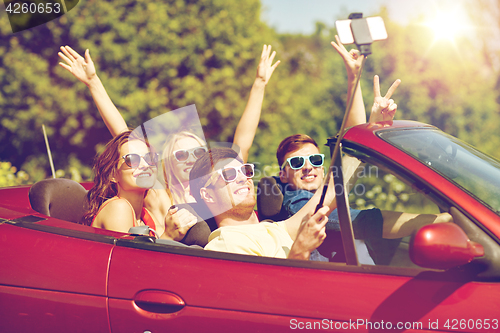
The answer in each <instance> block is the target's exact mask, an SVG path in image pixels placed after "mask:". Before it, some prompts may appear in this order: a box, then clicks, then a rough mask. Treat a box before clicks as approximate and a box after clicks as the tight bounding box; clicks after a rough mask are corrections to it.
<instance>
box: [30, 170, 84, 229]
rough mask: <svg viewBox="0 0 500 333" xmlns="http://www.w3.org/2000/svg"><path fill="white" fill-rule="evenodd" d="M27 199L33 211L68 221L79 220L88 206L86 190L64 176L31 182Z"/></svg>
mask: <svg viewBox="0 0 500 333" xmlns="http://www.w3.org/2000/svg"><path fill="white" fill-rule="evenodd" d="M29 200H30V204H31V207H32V208H33V209H34V210H35V211H37V212H39V213H41V214H44V215H47V216H51V217H55V218H58V219H61V220H65V221H70V222H79V221H80V219H81V217H82V215H83V214H84V213H85V211H86V210H87V208H88V204H87V190H86V189H85V188H84V187H83V186H82V185H80V184H79V183H77V182H75V181H74V180H71V179H66V178H50V179H44V180H41V181H39V182H37V183H35V184H33V185H32V186H31V188H30V191H29Z"/></svg>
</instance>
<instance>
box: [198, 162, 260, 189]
mask: <svg viewBox="0 0 500 333" xmlns="http://www.w3.org/2000/svg"><path fill="white" fill-rule="evenodd" d="M238 172H241V174H242V175H243V176H245V177H247V178H252V177H253V176H254V174H255V170H254V165H253V164H250V163H247V164H243V165H241V166H237V167H233V166H230V167H225V168H224V169H220V170H217V173H218V174H219V175H220V176H221V177H222V179H223V180H224V181H225V182H226V183H231V182H234V181H235V180H236V178H238ZM215 179H217V178H215ZM212 183H214V177H213V175H212V177H210V178H209V179H208V180H207V182H206V183H205V186H203V187H207V186H208V185H211V184H212Z"/></svg>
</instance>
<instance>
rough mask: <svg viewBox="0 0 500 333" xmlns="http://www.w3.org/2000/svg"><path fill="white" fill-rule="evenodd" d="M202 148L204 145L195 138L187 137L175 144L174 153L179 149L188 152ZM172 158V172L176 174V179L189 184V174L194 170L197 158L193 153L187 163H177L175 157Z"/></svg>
mask: <svg viewBox="0 0 500 333" xmlns="http://www.w3.org/2000/svg"><path fill="white" fill-rule="evenodd" d="M200 146H203V143H201V142H199V141H198V140H196V139H195V138H193V137H189V136H185V137H182V138H180V139H179V140H177V141H176V142H175V144H174V145H173V149H172V151H176V150H179V149H185V150H188V149H192V148H196V147H200ZM170 158H171V161H172V163H171V165H172V172H173V173H174V175H175V177H176V178H177V179H178V180H179V181H180V182H182V183H185V182H188V181H189V172H190V171H191V169H192V168H193V164H194V162H196V158H195V157H194V156H193V154H192V153H190V154H189V157H188V159H187V160H186V161H182V162H179V161H177V160H176V159H175V157H174V156H171V157H170Z"/></svg>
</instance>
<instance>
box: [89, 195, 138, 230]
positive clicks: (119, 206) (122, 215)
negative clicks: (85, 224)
mask: <svg viewBox="0 0 500 333" xmlns="http://www.w3.org/2000/svg"><path fill="white" fill-rule="evenodd" d="M133 218H134V212H133V211H132V210H131V208H130V205H129V204H128V203H127V202H125V201H124V199H118V200H113V202H110V203H108V204H107V205H106V207H104V208H103V209H102V210H101V211H100V212H99V214H97V216H96V217H95V219H94V222H93V223H92V226H93V227H97V228H102V229H106V230H112V231H118V232H128V230H129V229H130V228H132V227H133V226H134V220H133Z"/></svg>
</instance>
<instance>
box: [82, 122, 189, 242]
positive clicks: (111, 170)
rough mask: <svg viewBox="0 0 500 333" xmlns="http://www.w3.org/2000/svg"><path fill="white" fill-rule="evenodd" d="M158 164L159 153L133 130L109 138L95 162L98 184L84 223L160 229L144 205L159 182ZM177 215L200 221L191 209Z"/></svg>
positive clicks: (172, 236)
mask: <svg viewBox="0 0 500 333" xmlns="http://www.w3.org/2000/svg"><path fill="white" fill-rule="evenodd" d="M157 163H158V154H157V153H156V152H154V151H152V148H151V147H150V146H149V144H148V143H147V142H145V141H144V140H143V139H142V138H140V137H138V136H137V135H135V133H134V132H132V131H130V130H128V131H125V132H122V133H120V134H119V135H117V136H116V137H114V138H113V139H112V140H111V141H109V142H108V144H107V145H106V147H105V149H104V151H103V152H102V153H101V154H100V155H99V156H98V157H97V159H96V161H95V164H94V174H95V178H94V186H93V187H92V188H91V189H90V190H89V192H88V199H89V210H88V212H87V213H86V214H85V215H84V216H83V218H82V223H84V224H86V225H91V226H93V227H97V228H103V229H108V230H114V231H120V232H128V230H129V229H130V228H131V227H135V226H140V225H148V226H149V227H150V228H151V229H153V230H156V229H157V228H156V225H157V224H159V221H157V220H155V218H154V216H153V214H151V212H150V211H149V210H148V209H146V208H145V207H144V197H145V196H146V194H147V192H148V191H149V189H150V188H151V187H152V186H153V185H154V183H155V180H156V173H157ZM169 218H173V216H172V215H170V216H169ZM175 218H180V219H188V220H189V221H184V222H185V223H186V224H188V225H191V226H192V225H194V224H195V223H196V218H195V217H194V216H193V215H191V214H189V213H188V212H187V211H186V212H180V214H179V215H178V216H177V215H176V217H175ZM177 233H179V232H177ZM159 236H160V235H159ZM176 236H179V235H175V232H174V233H172V232H170V230H169V232H164V231H163V230H162V231H161V236H160V237H161V238H165V239H175V240H178V238H179V237H176ZM183 236H184V235H183V234H182V235H180V238H182V237H183Z"/></svg>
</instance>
